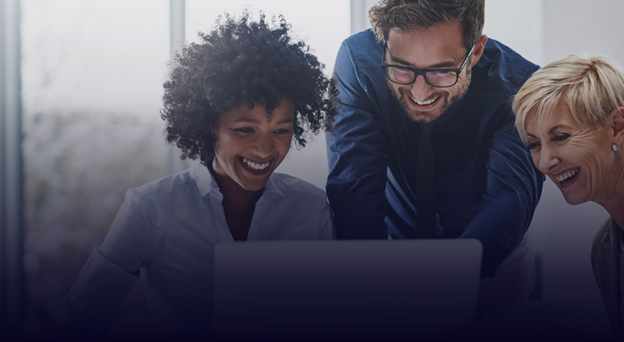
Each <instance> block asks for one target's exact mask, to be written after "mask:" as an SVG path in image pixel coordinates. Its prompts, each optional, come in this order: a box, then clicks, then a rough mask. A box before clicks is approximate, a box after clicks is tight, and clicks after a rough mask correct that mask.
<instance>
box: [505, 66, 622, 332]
mask: <svg viewBox="0 0 624 342" xmlns="http://www.w3.org/2000/svg"><path fill="white" fill-rule="evenodd" d="M513 111H514V113H515V114H516V127H517V129H518V131H519V133H520V136H521V137H522V139H523V140H524V141H525V142H526V143H527V144H528V146H529V149H530V150H531V156H532V158H533V162H534V163H535V166H536V167H537V168H538V169H539V170H540V171H542V172H543V173H544V174H545V175H546V176H548V177H550V179H551V180H552V181H553V182H554V183H555V184H556V185H557V187H558V188H559V190H561V192H562V193H563V196H564V198H565V200H566V202H568V203H569V204H573V205H574V204H579V203H584V202H588V201H592V202H596V203H597V204H599V205H601V206H602V207H604V208H605V209H606V210H607V212H608V213H609V215H610V217H609V218H608V219H607V220H606V222H604V224H603V225H602V226H601V228H600V230H599V231H598V233H597V234H596V237H595V238H594V241H593V245H592V253H591V258H592V266H593V269H594V275H595V277H596V281H597V283H598V287H599V288H600V293H601V294H602V298H603V301H604V304H605V307H606V309H607V314H608V316H609V321H610V323H611V327H612V328H613V331H614V333H615V335H616V337H618V339H619V340H621V339H624V333H623V330H622V327H623V326H624V253H623V251H624V244H623V239H624V233H623V232H622V229H623V228H624V151H622V147H623V143H624V70H623V69H622V68H621V67H620V66H618V65H617V64H616V63H615V62H614V61H613V60H611V59H609V58H607V57H604V56H591V57H586V58H584V57H578V56H575V55H570V56H568V57H566V58H564V59H562V60H559V61H556V62H553V63H551V64H549V65H547V66H545V67H543V68H542V69H540V70H539V71H537V72H535V73H534V74H533V76H532V77H531V78H530V79H529V80H528V81H527V82H526V83H525V84H524V86H523V87H522V88H521V89H520V91H519V92H518V93H517V95H516V96H515V98H514V101H513ZM597 225H598V223H597Z"/></svg>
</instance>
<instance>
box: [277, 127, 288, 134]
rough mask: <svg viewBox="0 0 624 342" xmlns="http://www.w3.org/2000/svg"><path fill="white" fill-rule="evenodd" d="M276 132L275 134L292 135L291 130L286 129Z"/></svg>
mask: <svg viewBox="0 0 624 342" xmlns="http://www.w3.org/2000/svg"><path fill="white" fill-rule="evenodd" d="M274 132H275V134H288V133H290V130H289V129H286V128H282V129H276V130H275V131H274Z"/></svg>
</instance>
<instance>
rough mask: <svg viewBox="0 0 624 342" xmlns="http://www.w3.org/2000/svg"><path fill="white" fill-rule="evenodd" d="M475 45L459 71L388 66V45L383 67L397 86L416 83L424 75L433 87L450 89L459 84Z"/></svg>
mask: <svg viewBox="0 0 624 342" xmlns="http://www.w3.org/2000/svg"><path fill="white" fill-rule="evenodd" d="M474 48H475V45H473V46H472V49H470V51H468V54H467V55H466V58H464V61H463V62H462V64H461V66H460V67H459V68H458V69H423V70H418V69H413V68H408V67H404V66H400V65H392V64H386V63H385V62H384V60H385V57H386V50H387V49H388V45H387V44H384V51H383V55H382V56H381V66H382V67H383V68H384V71H385V72H386V77H387V78H388V79H389V80H390V81H392V82H394V83H397V84H401V85H409V84H412V83H414V82H416V78H417V77H418V75H423V76H424V77H425V81H427V84H429V85H430V86H432V87H437V88H448V87H452V86H454V85H455V84H456V83H457V79H458V78H459V74H460V73H461V72H462V70H464V67H465V66H466V62H468V57H470V55H471V54H472V51H473V50H474Z"/></svg>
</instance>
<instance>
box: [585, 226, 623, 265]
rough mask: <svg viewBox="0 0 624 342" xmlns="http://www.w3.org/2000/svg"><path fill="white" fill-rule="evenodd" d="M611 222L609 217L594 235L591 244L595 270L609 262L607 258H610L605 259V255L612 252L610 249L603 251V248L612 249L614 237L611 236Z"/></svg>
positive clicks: (592, 261)
mask: <svg viewBox="0 0 624 342" xmlns="http://www.w3.org/2000/svg"><path fill="white" fill-rule="evenodd" d="M611 222H612V220H611V217H608V218H607V220H606V221H605V222H604V223H603V224H602V225H601V226H600V228H599V229H598V231H597V232H596V235H594V240H593V241H592V246H591V263H592V267H593V268H594V272H595V271H596V269H597V268H599V267H600V265H602V264H605V263H607V262H609V260H606V259H608V258H606V259H605V257H604V256H605V255H608V254H610V253H609V251H607V252H606V253H605V252H602V250H603V249H604V248H605V247H607V248H609V249H610V247H611V246H612V245H613V244H612V243H611V241H612V239H613V238H614V237H612V236H611V230H612V229H611ZM616 237H617V236H616Z"/></svg>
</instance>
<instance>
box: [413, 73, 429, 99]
mask: <svg viewBox="0 0 624 342" xmlns="http://www.w3.org/2000/svg"><path fill="white" fill-rule="evenodd" d="M410 88H411V89H410V91H411V93H412V96H413V97H414V99H416V100H417V101H423V100H425V99H427V97H429V95H431V88H432V87H431V86H430V85H429V83H427V80H425V76H424V75H417V76H416V80H415V81H414V83H412V84H411V85H410Z"/></svg>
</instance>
